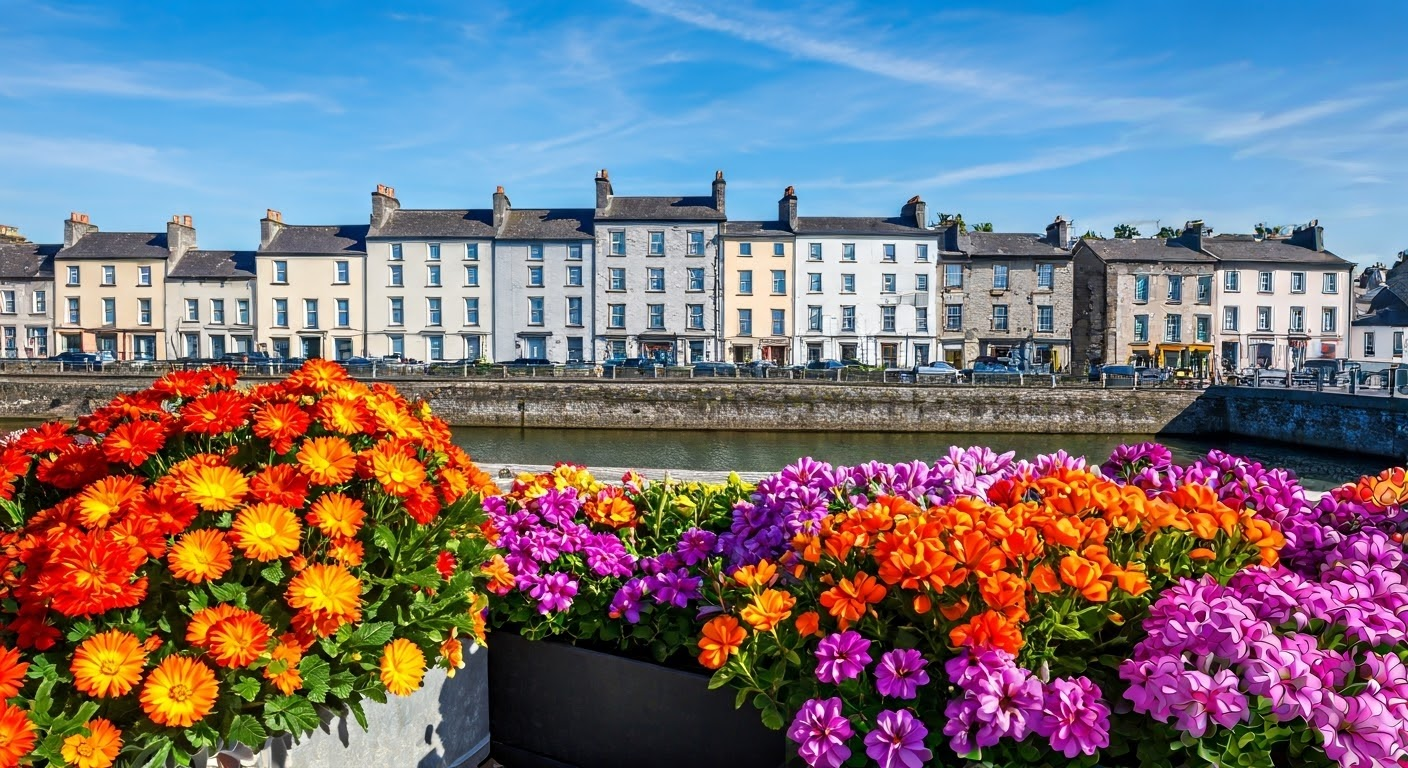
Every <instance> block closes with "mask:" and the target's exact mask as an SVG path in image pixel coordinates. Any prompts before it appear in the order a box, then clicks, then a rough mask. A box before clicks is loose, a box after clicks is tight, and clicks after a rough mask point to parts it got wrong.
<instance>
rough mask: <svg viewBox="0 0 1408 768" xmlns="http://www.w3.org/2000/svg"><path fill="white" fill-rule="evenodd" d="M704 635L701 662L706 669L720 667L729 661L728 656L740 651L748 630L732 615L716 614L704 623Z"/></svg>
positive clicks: (701, 644)
mask: <svg viewBox="0 0 1408 768" xmlns="http://www.w3.org/2000/svg"><path fill="white" fill-rule="evenodd" d="M702 634H703V636H702V637H700V638H699V642H698V645H699V650H700V651H701V653H700V654H699V663H700V664H702V665H703V666H704V667H705V668H706V669H718V668H719V667H722V666H723V665H724V664H725V663H727V662H728V657H729V656H731V655H733V654H735V653H738V648H739V646H741V645H743V641H744V639H746V638H747V637H748V631H747V630H745V629H743V627H740V626H739V625H738V619H735V618H734V617H732V616H728V615H724V616H715V617H714V618H712V619H710V620H709V623H707V624H705V625H704V629H703V633H702Z"/></svg>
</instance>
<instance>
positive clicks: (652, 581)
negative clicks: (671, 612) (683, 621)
mask: <svg viewBox="0 0 1408 768" xmlns="http://www.w3.org/2000/svg"><path fill="white" fill-rule="evenodd" d="M703 582H704V579H703V577H700V576H690V575H689V571H687V570H685V569H683V568H681V569H679V570H677V571H669V572H666V573H661V574H659V575H656V576H647V577H646V579H645V586H646V589H647V590H648V592H649V593H650V596H651V597H653V598H654V599H655V602H656V604H658V605H673V606H674V607H676V608H688V607H689V601H690V600H698V599H699V585H700V584H702V583H703Z"/></svg>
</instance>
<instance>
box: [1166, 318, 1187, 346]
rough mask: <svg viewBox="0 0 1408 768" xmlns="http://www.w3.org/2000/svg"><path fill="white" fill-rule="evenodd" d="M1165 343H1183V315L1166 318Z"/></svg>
mask: <svg viewBox="0 0 1408 768" xmlns="http://www.w3.org/2000/svg"><path fill="white" fill-rule="evenodd" d="M1164 341H1183V317H1182V316H1181V315H1167V316H1165V317H1164Z"/></svg>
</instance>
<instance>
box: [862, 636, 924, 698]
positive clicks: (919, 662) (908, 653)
mask: <svg viewBox="0 0 1408 768" xmlns="http://www.w3.org/2000/svg"><path fill="white" fill-rule="evenodd" d="M928 664H929V662H928V661H925V660H924V655H923V654H921V653H920V652H919V651H916V650H914V649H912V648H904V649H896V650H893V651H890V652H889V653H886V654H884V655H883V656H881V657H880V663H879V664H877V665H876V667H875V690H877V691H879V692H880V695H881V696H889V697H891V698H894V699H912V698H914V697H915V696H916V695H918V691H919V686H921V685H928V684H929V673H928V672H925V671H924V667H926V666H928Z"/></svg>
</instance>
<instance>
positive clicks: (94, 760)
mask: <svg viewBox="0 0 1408 768" xmlns="http://www.w3.org/2000/svg"><path fill="white" fill-rule="evenodd" d="M84 728H85V729H86V730H87V731H88V735H87V736H84V735H83V734H81V733H75V734H74V735H72V736H70V737H68V738H67V739H64V745H63V748H62V749H61V750H60V752H61V754H63V757H64V762H66V763H68V764H69V765H70V766H72V767H73V768H108V766H110V765H112V764H113V761H114V760H116V759H117V753H118V752H119V751H121V750H122V731H120V730H118V729H117V728H116V727H115V726H113V724H112V723H111V722H109V721H107V720H104V719H103V718H101V717H99V718H96V719H94V720H90V721H89V722H88V724H87V725H86V726H84Z"/></svg>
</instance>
